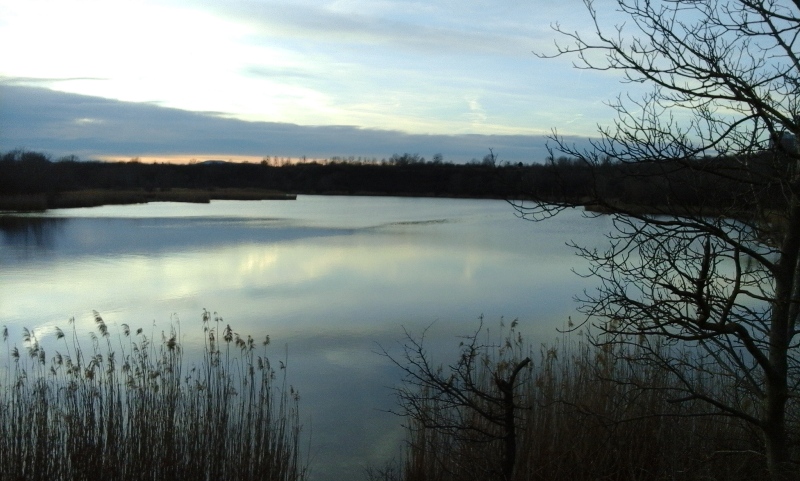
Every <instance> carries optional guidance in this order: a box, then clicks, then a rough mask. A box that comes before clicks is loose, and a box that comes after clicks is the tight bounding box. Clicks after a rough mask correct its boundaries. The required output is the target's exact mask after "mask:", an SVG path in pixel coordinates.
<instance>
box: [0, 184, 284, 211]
mask: <svg viewBox="0 0 800 481" xmlns="http://www.w3.org/2000/svg"><path fill="white" fill-rule="evenodd" d="M296 198H297V195H295V194H288V193H285V192H278V191H274V190H269V189H244V188H221V189H184V188H175V189H151V190H144V189H120V190H114V189H85V190H75V191H66V192H56V193H51V194H19V195H0V211H10V212H19V211H26V212H27V211H43V210H47V209H65V208H77V207H97V206H101V205H124V204H145V203H148V202H188V203H195V204H208V203H209V202H211V201H212V200H294V199H296Z"/></svg>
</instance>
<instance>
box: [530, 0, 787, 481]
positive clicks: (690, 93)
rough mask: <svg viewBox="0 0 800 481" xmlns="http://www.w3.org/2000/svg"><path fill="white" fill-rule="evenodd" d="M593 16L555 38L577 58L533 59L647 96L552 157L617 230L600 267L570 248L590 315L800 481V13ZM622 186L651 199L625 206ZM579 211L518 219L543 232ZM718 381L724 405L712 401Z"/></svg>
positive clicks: (645, 11)
mask: <svg viewBox="0 0 800 481" xmlns="http://www.w3.org/2000/svg"><path fill="white" fill-rule="evenodd" d="M584 3H585V4H586V7H587V9H588V11H589V14H590V16H591V18H592V19H593V21H594V26H595V31H594V32H593V33H592V34H584V33H576V32H569V31H566V30H564V29H563V28H562V27H560V26H559V25H555V26H554V28H555V30H556V31H557V32H558V33H559V34H560V35H561V36H562V39H565V40H566V43H563V44H558V45H557V47H556V51H555V52H553V53H552V54H540V55H541V56H542V57H553V56H571V57H572V58H574V59H575V62H576V66H577V68H580V69H589V70H597V71H606V72H607V71H611V72H619V73H621V74H622V75H623V77H624V80H625V81H626V82H631V83H643V84H648V85H650V86H652V91H651V92H650V93H649V94H647V95H645V96H644V97H643V98H639V99H636V98H632V97H620V98H618V99H617V101H615V102H614V103H613V104H612V107H613V109H615V110H616V114H617V116H616V120H615V121H614V123H613V125H611V126H609V127H604V128H600V130H599V139H598V140H596V141H595V142H594V143H593V145H592V148H591V149H588V150H581V149H577V148H575V147H573V146H572V145H570V144H569V143H568V142H566V141H565V140H564V139H563V138H562V137H560V136H559V135H558V133H557V132H555V131H554V133H553V135H552V137H551V138H552V144H551V149H552V152H551V155H552V158H555V157H556V156H558V155H565V156H567V157H569V158H572V159H576V160H577V161H578V162H580V163H583V164H584V165H585V166H586V168H587V169H589V171H590V172H591V176H589V177H588V178H589V179H590V182H591V189H590V190H591V194H590V195H589V198H587V199H584V202H586V203H588V204H591V205H592V206H593V207H594V208H595V209H596V210H601V211H606V212H612V213H613V214H612V215H613V216H614V231H613V232H612V233H611V234H610V245H609V247H608V249H607V250H606V251H604V252H598V251H596V250H592V249H587V248H582V247H580V246H576V247H577V249H578V252H579V254H580V255H582V256H583V257H585V258H586V259H588V260H589V261H591V266H592V267H591V268H590V272H589V275H591V276H594V277H595V278H597V279H599V287H598V289H597V290H596V291H594V292H589V293H586V294H585V295H584V296H583V298H582V299H581V300H582V307H583V310H584V312H585V313H586V314H587V319H588V320H589V322H592V323H593V324H595V325H596V326H597V327H598V328H599V330H600V335H598V336H597V337H596V338H595V341H596V342H597V343H599V344H605V343H608V344H615V345H617V346H618V347H619V345H622V346H627V348H626V349H621V350H619V349H617V350H612V351H613V352H618V353H620V354H619V355H620V356H622V357H623V358H624V359H625V360H627V361H630V362H638V363H648V364H651V365H653V364H655V365H658V366H661V367H662V368H663V369H665V370H667V371H669V372H671V373H673V375H674V376H676V378H677V379H678V380H679V381H680V383H681V387H680V388H679V389H674V390H673V392H672V393H671V395H670V396H669V401H671V402H682V401H687V400H702V401H705V402H706V403H707V406H708V411H707V414H709V415H722V416H731V417H735V418H739V419H742V420H745V421H747V422H748V423H750V424H751V425H752V426H753V427H754V428H755V430H756V431H757V432H759V433H760V434H761V435H762V437H763V441H764V453H765V456H766V461H767V465H768V467H769V469H770V472H771V475H772V479H774V480H785V479H796V476H797V471H798V470H797V461H798V459H797V448H796V442H797V440H798V439H797V437H798V419H797V415H798V409H797V407H798V403H797V399H798V394H800V393H798V383H800V372H799V371H798V367H800V366H798V362H797V361H798V359H797V323H798V316H800V197H798V195H800V156H799V155H798V151H797V144H796V141H795V139H796V138H797V135H798V133H800V116H798V114H800V102H799V101H800V95H798V94H800V59H798V37H800V2H798V1H796V0H795V1H791V2H789V1H781V0H730V1H715V0H682V1H673V0H653V1H645V0H618V1H617V2H616V4H617V7H618V10H619V11H621V12H622V13H624V14H625V15H626V23H625V24H620V25H604V24H603V23H602V20H601V17H600V15H598V10H597V9H596V8H595V6H594V2H592V0H584ZM609 164H613V165H615V166H622V168H617V169H616V170H615V172H616V175H617V176H618V178H616V179H611V178H610V177H609V176H607V175H604V174H603V172H604V170H603V169H604V168H605V169H607V168H608V165H609ZM552 165H553V167H554V168H558V165H556V164H555V163H553V164H552ZM610 180H613V182H610ZM628 181H632V182H634V183H635V185H636V187H637V188H638V189H640V190H641V194H642V195H643V197H642V199H647V198H648V197H647V196H646V195H645V194H648V193H649V194H650V200H646V201H642V202H640V203H639V204H638V205H634V204H631V203H630V202H628V203H626V202H624V201H623V200H622V199H620V198H619V197H618V196H616V195H615V189H616V188H617V187H618V186H620V185H625V183H626V182H628ZM532 197H534V198H535V199H536V198H537V197H536V195H535V193H533V194H532ZM698 199H699V201H698ZM545 201H550V202H549V203H546V202H545ZM574 203H575V199H573V198H568V197H567V196H562V197H561V198H553V197H551V198H549V199H542V198H541V197H538V201H536V200H534V201H533V202H525V203H522V202H517V203H515V206H516V208H517V209H518V211H519V212H520V214H521V215H522V216H524V217H525V218H529V219H534V220H540V219H543V218H547V217H549V216H551V215H555V214H556V213H558V212H559V211H560V210H561V209H562V208H565V207H566V206H569V205H574ZM711 204H713V205H714V209H709V208H708V206H709V205H711ZM657 346H660V348H659V347H657ZM664 346H666V347H667V348H668V349H667V350H666V351H664V350H663V347H664ZM687 367H689V368H690V369H691V370H690V372H691V373H693V375H691V376H687V375H686V374H685V372H686V371H685V368H687ZM709 376H713V377H715V378H717V379H724V380H726V381H727V389H725V390H723V391H719V390H716V391H711V390H709V389H708V388H707V387H706V383H704V380H707V379H708V378H709Z"/></svg>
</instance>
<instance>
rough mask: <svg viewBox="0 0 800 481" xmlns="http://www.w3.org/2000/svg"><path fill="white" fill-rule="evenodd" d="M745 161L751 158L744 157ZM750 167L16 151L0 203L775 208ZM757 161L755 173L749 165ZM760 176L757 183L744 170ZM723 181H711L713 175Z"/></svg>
mask: <svg viewBox="0 0 800 481" xmlns="http://www.w3.org/2000/svg"><path fill="white" fill-rule="evenodd" d="M751 160H752V159H751ZM755 160H756V161H751V162H750V164H749V166H748V170H747V171H746V172H747V175H748V176H749V177H748V180H747V182H745V178H744V177H742V175H743V174H739V173H738V172H740V170H739V169H738V168H737V165H739V164H738V163H736V162H733V161H732V160H731V159H725V158H715V159H699V160H697V161H692V162H689V163H687V162H686V161H682V162H674V163H671V162H663V161H662V162H658V163H656V162H653V163H647V162H645V163H639V164H626V163H620V162H614V161H613V160H612V159H606V160H605V161H604V162H600V163H597V164H596V165H587V164H586V163H585V162H581V161H578V160H576V159H568V158H560V159H551V160H550V161H548V162H545V163H543V164H530V165H527V164H521V163H520V164H510V163H504V162H500V161H498V159H497V157H495V155H494V154H493V153H490V154H489V155H487V156H485V157H484V158H483V160H482V161H477V160H476V161H473V162H471V163H468V164H452V163H448V162H444V161H443V160H442V158H441V156H438V155H437V156H434V159H433V160H431V161H425V159H424V158H422V157H420V156H419V155H416V154H403V155H394V156H393V157H392V158H391V159H390V160H389V161H387V162H381V163H371V162H370V163H364V162H353V161H349V160H347V159H340V160H339V159H336V160H329V161H326V162H324V163H320V162H303V163H283V164H282V165H276V163H275V162H268V161H266V160H264V161H262V162H261V163H233V162H221V161H213V162H200V163H193V164H188V165H179V164H167V163H161V164H145V163H141V162H138V161H130V162H99V161H80V160H79V159H77V158H76V157H74V156H73V157H66V158H62V159H59V160H57V161H53V160H51V159H50V158H49V157H48V156H47V155H45V154H43V153H40V152H31V151H21V150H15V151H11V152H7V153H4V154H0V196H20V195H30V194H37V195H45V196H54V195H57V194H60V193H64V192H74V191H82V190H90V189H92V190H96V189H104V190H142V191H169V190H171V189H199V190H214V189H260V190H269V191H278V192H286V193H292V194H328V195H398V196H434V197H475V198H499V199H524V198H528V197H533V198H538V199H552V200H554V201H566V202H574V203H576V204H592V199H595V198H598V197H602V198H612V199H616V200H618V201H619V202H620V203H625V204H631V205H638V206H674V205H685V206H698V205H701V206H705V207H713V206H725V207H737V208H741V209H745V210H747V209H752V207H753V206H750V205H744V204H740V200H739V199H740V198H750V199H752V198H753V196H752V195H748V196H741V195H740V194H743V193H745V192H746V191H750V190H751V189H753V188H758V189H761V190H762V191H763V195H762V196H761V197H760V199H761V200H762V201H763V202H764V203H765V204H775V203H780V202H781V197H780V193H779V192H774V191H773V188H772V186H771V185H770V184H769V182H767V181H764V182H763V183H759V182H758V180H757V179H758V178H764V179H768V178H769V177H770V175H769V170H770V161H768V159H767V158H766V156H765V157H764V159H762V160H763V162H760V164H759V162H757V160H758V159H755ZM754 163H755V164H758V165H761V167H758V168H754V167H753V165H754ZM759 169H761V170H762V171H763V173H764V175H763V176H760V177H759V176H758V175H756V181H755V183H753V172H756V174H757V173H758V172H759ZM721 170H724V171H725V172H724V175H723V176H720V171H721Z"/></svg>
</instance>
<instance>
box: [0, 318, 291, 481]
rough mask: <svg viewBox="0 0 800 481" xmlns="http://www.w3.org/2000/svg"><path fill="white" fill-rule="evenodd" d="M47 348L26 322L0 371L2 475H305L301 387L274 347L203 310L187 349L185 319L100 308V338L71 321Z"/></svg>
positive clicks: (117, 477) (55, 477)
mask: <svg viewBox="0 0 800 481" xmlns="http://www.w3.org/2000/svg"><path fill="white" fill-rule="evenodd" d="M71 324H72V327H71V329H70V330H69V331H68V332H64V331H62V330H61V329H56V330H55V336H56V343H55V345H54V346H53V347H50V346H49V343H48V349H49V352H45V350H44V348H43V346H42V344H41V343H40V340H39V339H37V337H36V335H35V334H34V333H33V332H31V331H29V330H27V329H24V330H23V335H22V348H21V349H20V348H19V347H17V346H16V345H12V344H11V343H10V342H9V340H8V331H7V330H6V329H4V330H3V339H4V341H5V343H6V347H7V356H6V360H5V361H4V364H5V366H4V369H2V372H0V383H1V384H0V466H2V470H1V472H0V479H2V480H6V479H8V480H11V479H14V480H16V479H27V480H60V479H83V480H94V479H97V480H131V479H149V480H154V479H159V480H161V479H197V480H222V479H225V480H251V479H259V480H270V481H272V480H275V481H278V480H280V481H297V480H304V479H306V478H307V466H306V463H305V462H303V461H302V460H301V458H300V449H299V448H300V446H299V442H300V433H301V425H300V421H299V414H298V404H299V395H298V393H297V391H296V390H295V389H294V388H293V387H291V386H289V385H288V384H287V380H286V371H285V370H279V371H280V372H276V371H275V370H274V369H273V368H272V365H271V363H270V361H269V359H268V357H267V355H266V351H267V346H268V345H269V336H267V337H266V338H265V339H264V340H263V341H261V342H256V340H255V339H253V338H252V337H250V336H246V337H242V336H240V335H239V334H237V333H236V332H234V331H233V330H232V329H231V327H230V326H229V325H225V324H223V321H222V319H221V318H219V317H216V316H215V317H214V318H212V316H211V315H210V314H209V313H208V312H204V314H203V332H204V336H203V339H204V341H203V346H202V350H201V354H200V356H199V358H198V360H197V361H193V362H191V363H188V362H186V361H185V359H184V357H185V353H184V348H183V345H182V344H181V342H180V334H179V326H175V325H173V326H171V327H170V329H169V331H168V332H166V331H165V332H162V333H161V335H160V338H158V339H154V338H153V337H155V336H150V337H148V336H147V335H145V334H144V333H143V330H142V329H138V330H136V331H135V332H132V331H131V329H130V328H129V326H127V325H125V324H123V325H121V326H120V328H121V332H120V333H118V334H117V335H116V336H115V337H114V336H112V335H111V333H110V332H109V329H108V326H107V325H106V323H105V322H104V321H103V319H102V318H101V317H100V315H99V314H95V324H96V333H95V332H91V333H90V334H89V342H90V343H91V347H88V348H85V347H84V345H85V344H86V343H85V342H84V343H83V344H84V345H82V343H81V342H80V341H81V340H80V339H79V338H78V334H77V331H76V329H75V326H74V323H71Z"/></svg>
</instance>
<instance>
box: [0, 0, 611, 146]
mask: <svg viewBox="0 0 800 481" xmlns="http://www.w3.org/2000/svg"><path fill="white" fill-rule="evenodd" d="M601 11H602V10H601ZM588 20H589V16H588V14H587V13H586V11H585V7H584V6H583V4H582V2H581V1H580V0H567V1H564V2H549V1H548V2H545V1H542V0H530V1H527V2H519V1H516V0H495V1H475V2H458V1H454V0H438V1H426V2H416V1H406V0H382V1H376V0H341V1H326V0H291V1H288V0H250V1H220V2H201V1H191V0H167V1H154V0H144V1H142V0H137V1H127V0H115V1H113V2H109V1H97V0H59V1H52V0H25V1H18V0H0V45H5V46H7V47H8V46H13V48H3V49H0V81H2V82H5V83H6V84H12V85H17V86H19V85H26V86H36V87H46V88H49V89H51V90H55V91H60V92H67V93H73V94H82V95H90V96H96V97H103V98H105V99H115V100H122V101H126V102H138V103H148V104H150V105H157V106H162V107H170V108H177V109H182V110H188V111H194V112H206V113H213V114H214V115H216V116H218V117H224V118H232V119H239V120H246V121H262V122H279V123H292V124H298V125H306V126H311V125H315V126H316V125H346V126H354V127H358V128H364V129H380V130H392V131H400V132H404V133H410V134H437V135H459V134H481V135H542V134H547V133H549V132H550V131H551V129H552V128H557V129H558V130H559V132H560V133H563V134H568V135H584V136H588V135H593V134H594V133H595V132H596V126H597V124H598V123H602V124H608V123H609V121H610V120H611V119H612V117H613V112H612V111H611V110H610V109H609V108H608V107H607V106H606V105H605V104H604V102H607V101H609V100H612V99H613V98H614V97H615V96H616V95H617V94H619V93H621V92H622V91H623V90H624V88H625V86H623V85H621V84H620V83H619V81H618V78H616V77H612V76H609V75H603V74H599V73H588V72H583V73H582V72H580V71H577V70H575V69H573V68H572V67H571V64H570V59H566V58H564V59H554V60H543V59H539V58H537V57H536V56H535V55H534V54H533V53H532V51H539V52H548V51H549V52H552V50H553V41H554V39H555V38H556V34H555V33H554V32H553V31H552V29H551V28H550V25H551V24H553V23H555V22H560V23H561V24H562V26H568V27H569V28H570V29H573V30H578V29H580V30H584V29H587V28H589V27H590V24H589V23H588ZM1 86H2V85H1V84H0V87H1ZM0 100H2V99H0ZM0 109H2V104H0ZM90 120H91V119H86V121H90ZM8 147H15V146H8ZM0 148H7V147H6V146H2V145H0ZM238 153H243V154H244V152H238ZM230 154H232V155H233V154H237V152H230ZM296 155H298V156H299V155H302V154H301V153H296ZM428 155H430V154H428Z"/></svg>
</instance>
